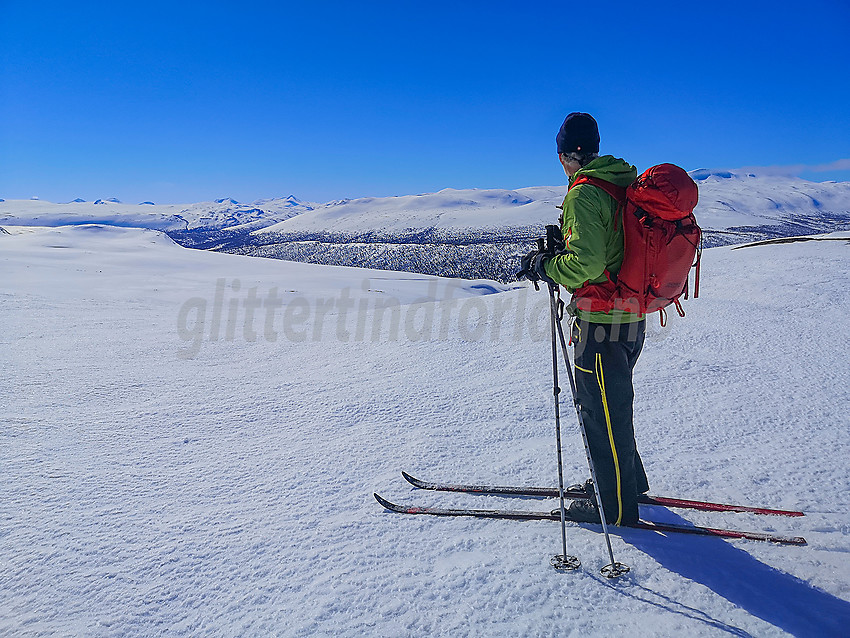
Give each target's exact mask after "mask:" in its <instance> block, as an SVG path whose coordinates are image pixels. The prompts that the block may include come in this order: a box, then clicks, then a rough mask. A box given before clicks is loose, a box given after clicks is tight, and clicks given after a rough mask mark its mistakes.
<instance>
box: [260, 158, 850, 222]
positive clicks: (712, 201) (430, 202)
mask: <svg viewBox="0 0 850 638" xmlns="http://www.w3.org/2000/svg"><path fill="white" fill-rule="evenodd" d="M692 174H693V176H694V178H695V179H696V180H697V181H698V185H699V187H700V202H699V205H698V206H697V210H696V215H697V219H698V221H699V222H700V224H701V225H702V226H703V227H704V228H705V229H707V230H716V231H722V230H728V229H730V228H736V227H741V226H757V225H768V226H778V225H785V224H793V223H795V222H798V221H801V220H802V221H804V222H813V223H817V220H818V219H822V220H823V225H822V226H821V229H828V228H830V225H832V224H833V223H834V221H835V219H836V218H838V219H840V220H842V221H843V222H844V223H850V182H837V183H836V182H826V183H815V182H808V181H805V180H802V179H796V178H788V177H756V176H750V175H746V174H738V173H730V172H725V173H717V172H712V171H694V172H693V173H692ZM565 194H566V186H560V187H534V188H520V189H517V190H515V191H510V190H498V189H496V190H474V189H473V190H454V189H446V190H442V191H440V192H439V193H432V194H428V195H409V196H405V197H392V198H365V199H355V200H347V201H341V202H331V203H329V204H326V205H325V206H319V207H316V208H315V209H314V210H312V211H309V212H307V213H305V214H303V215H299V216H297V217H293V218H291V219H288V220H285V221H282V222H280V223H278V224H273V225H271V226H267V227H265V228H263V229H261V230H258V231H256V233H255V234H257V235H265V234H273V233H307V232H313V233H318V232H330V233H348V234H352V235H362V234H366V233H374V234H383V235H391V234H393V233H396V234H397V233H400V232H402V233H403V232H409V231H410V230H419V231H421V230H430V229H437V230H443V231H446V230H455V231H466V230H469V229H478V230H484V231H487V230H496V229H501V230H507V229H511V228H525V227H529V226H532V227H538V228H539V227H541V226H543V225H545V224H551V223H555V221H556V220H557V210H556V209H555V206H557V205H560V203H561V201H562V200H563V198H564V195H565ZM815 227H816V228H817V226H815Z"/></svg>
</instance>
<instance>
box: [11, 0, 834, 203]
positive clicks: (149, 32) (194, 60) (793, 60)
mask: <svg viewBox="0 0 850 638" xmlns="http://www.w3.org/2000/svg"><path fill="white" fill-rule="evenodd" d="M0 28H2V33H3V35H2V37H1V38H0V197H3V198H6V199H19V198H29V197H32V196H38V197H40V198H42V199H48V200H51V201H67V200H70V199H73V198H75V197H83V198H84V199H89V200H91V199H95V198H98V197H118V198H119V199H121V200H122V201H127V202H133V203H136V202H139V201H143V200H152V201H155V202H157V203H166V202H190V201H200V200H210V199H214V198H218V197H224V196H231V197H234V198H235V199H237V200H240V201H252V200H254V199H258V198H264V197H274V196H285V195H288V194H290V193H292V194H294V195H296V196H297V197H300V198H301V199H305V200H311V201H328V200H330V199H336V198H342V197H359V196H386V195H402V194H410V193H422V192H432V191H435V190H440V189H442V188H447V187H452V188H519V187H523V186H535V185H549V184H559V183H563V181H564V177H563V173H562V172H561V170H560V166H559V165H558V163H557V160H556V155H555V142H554V138H555V133H556V132H557V129H558V127H559V126H560V124H561V122H562V121H563V118H564V117H565V115H566V114H567V113H569V112H571V111H576V110H580V111H587V112H590V113H592V114H593V115H594V116H595V117H596V118H597V120H598V121H599V124H600V130H601V136H602V149H601V150H602V152H603V153H611V154H614V155H617V156H620V157H624V158H625V159H627V160H628V161H630V162H631V163H633V164H635V165H637V167H638V168H639V169H641V170H643V169H644V168H647V167H648V166H650V165H652V164H655V163H659V162H664V161H669V162H674V163H677V164H680V165H681V166H683V167H684V168H686V169H688V170H690V169H695V168H702V167H718V168H735V167H742V166H761V167H771V168H770V170H771V171H776V172H790V173H794V174H801V173H802V175H803V176H804V177H806V178H809V179H816V180H823V179H840V180H850V161H845V162H843V163H841V162H840V160H848V158H850V81H848V77H850V38H848V33H850V4H848V3H847V2H846V0H809V1H808V2H806V3H804V4H801V3H798V2H795V3H791V2H783V1H781V0H780V1H777V2H760V1H759V2H714V3H691V2H681V1H680V2H663V1H662V2H652V3H647V2H628V3H626V2H623V3H620V2H596V3H573V2H525V3H520V2H498V1H490V2H478V1H475V0H470V1H463V0H461V1H456V2H453V3H444V2H428V3H424V2H417V3H413V2H406V1H404V0H396V1H394V2H383V1H374V2H370V1H362V2H318V1H317V2H303V3H297V4H296V3H289V2H280V3H271V2H254V1H251V0H245V1H243V2H238V3H237V2H204V3H194V2H170V3H163V2H144V3H116V2H82V3H70V2H42V3H33V2H18V1H0ZM836 162H837V164H836ZM815 166H817V167H820V168H824V167H826V168H829V167H833V168H841V169H842V170H826V171H825V170H820V171H817V172H814V171H811V170H808V171H807V170H806V168H805V167H815ZM789 167H791V168H789Z"/></svg>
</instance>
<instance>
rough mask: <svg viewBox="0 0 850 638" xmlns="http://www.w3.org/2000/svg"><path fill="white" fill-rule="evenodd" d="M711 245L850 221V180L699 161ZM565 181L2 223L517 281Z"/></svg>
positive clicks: (55, 215)
mask: <svg viewBox="0 0 850 638" xmlns="http://www.w3.org/2000/svg"><path fill="white" fill-rule="evenodd" d="M692 176H693V177H694V178H695V179H696V180H697V182H698V183H699V187H700V202H699V205H698V206H697V209H696V215H697V219H698V221H699V222H700V224H701V225H702V227H703V228H704V230H705V244H706V246H719V245H726V244H732V243H741V242H745V241H754V240H758V239H768V238H771V237H782V236H793V235H805V234H812V233H822V232H829V231H833V230H840V229H845V228H850V182H839V183H835V182H826V183H815V182H808V181H805V180H801V179H796V178H788V177H769V176H765V177H759V176H756V175H752V174H746V173H742V172H735V171H710V170H702V169H701V170H698V171H693V172H692ZM565 193H566V186H555V187H530V188H520V189H516V190H504V189H490V190H477V189H468V190H456V189H445V190H442V191H439V192H437V193H428V194H423V195H405V196H400V197H381V198H375V197H367V198H360V199H346V200H339V201H334V202H329V203H327V204H316V203H305V202H301V201H300V200H298V199H297V198H295V197H294V196H292V195H290V196H289V197H286V198H278V199H267V200H258V201H256V202H253V203H251V204H241V203H238V202H236V201H235V200H234V199H232V198H220V199H217V200H216V201H215V202H201V203H197V204H191V205H171V204H169V205H151V204H146V205H137V206H132V205H126V204H120V203H116V202H108V201H105V200H104V201H101V200H98V201H101V203H99V204H96V205H95V204H88V203H79V202H77V203H70V204H51V203H49V202H43V201H8V202H0V226H3V225H41V226H57V225H63V224H83V223H98V224H109V225H115V226H125V227H142V228H150V229H155V230H162V231H164V232H166V233H168V234H169V236H170V237H171V238H172V239H174V240H175V241H177V242H178V243H180V244H181V245H183V246H188V247H195V248H207V249H213V250H221V251H226V252H232V253H237V254H243V255H253V256H259V257H272V258H278V259H287V260H292V261H302V262H310V263H321V264H332V265H343V266H366V267H371V268H380V269H390V270H404V271H410V272H421V273H426V274H435V275H442V276H451V277H463V278H473V279H475V278H488V279H495V280H498V281H502V282H508V281H512V280H513V279H514V273H515V272H516V270H517V266H518V263H519V259H520V257H521V255H522V254H524V253H525V252H527V251H528V250H529V249H530V247H531V246H532V245H533V242H534V241H535V239H536V238H537V237H539V236H540V235H541V234H542V229H543V226H545V225H546V224H552V223H555V222H556V220H557V215H558V211H557V209H556V206H557V205H559V204H560V203H561V201H562V200H563V197H564V195H565Z"/></svg>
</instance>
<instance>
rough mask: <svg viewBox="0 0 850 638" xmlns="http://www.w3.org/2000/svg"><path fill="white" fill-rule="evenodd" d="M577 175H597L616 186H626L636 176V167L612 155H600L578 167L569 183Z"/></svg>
mask: <svg viewBox="0 0 850 638" xmlns="http://www.w3.org/2000/svg"><path fill="white" fill-rule="evenodd" d="M579 175H587V176H588V177H597V178H599V179H604V180H605V181H606V182H611V183H612V184H616V185H617V186H623V187H625V186H628V185H629V184H631V183H632V182H633V181H635V179H636V178H637V169H636V168H635V167H634V166H632V165H631V164H629V163H628V162H626V161H625V160H622V159H620V158H618V157H614V156H613V155H602V156H601V157H597V158H596V159H595V160H593V161H592V162H590V163H589V164H588V165H587V166H584V167H583V168H580V169H579V170H578V171H576V174H575V175H573V178H572V179H571V180H570V184H572V183H573V181H574V180H575V179H576V177H578V176H579Z"/></svg>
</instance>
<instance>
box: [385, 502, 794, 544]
mask: <svg viewBox="0 0 850 638" xmlns="http://www.w3.org/2000/svg"><path fill="white" fill-rule="evenodd" d="M374 496H375V499H376V500H377V501H378V503H380V504H381V505H383V506H384V507H385V508H386V509H388V510H390V511H392V512H398V513H399V514H427V515H430V516H473V517H477V518H501V519H510V520H517V521H541V520H547V521H549V520H551V521H559V520H561V515H560V512H559V511H557V510H556V511H554V512H530V511H525V510H481V509H443V508H439V507H418V506H408V505H397V504H396V503H391V502H390V501H388V500H387V499H385V498H383V497H382V496H381V495H379V494H375V495H374ZM624 527H630V528H635V529H643V530H650V531H653V532H659V533H662V534H664V533H675V534H696V535H698V536H719V537H721V538H744V539H747V540H752V541H767V542H771V543H779V544H782V545H805V544H806V539H805V538H802V537H801V536H780V535H777V534H769V533H764V532H742V531H738V530H732V529H719V528H715V527H699V526H693V527H691V526H688V525H675V524H671V523H657V522H655V521H645V520H641V521H639V522H637V523H635V524H633V525H626V526H624Z"/></svg>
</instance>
